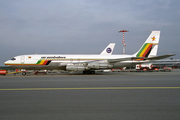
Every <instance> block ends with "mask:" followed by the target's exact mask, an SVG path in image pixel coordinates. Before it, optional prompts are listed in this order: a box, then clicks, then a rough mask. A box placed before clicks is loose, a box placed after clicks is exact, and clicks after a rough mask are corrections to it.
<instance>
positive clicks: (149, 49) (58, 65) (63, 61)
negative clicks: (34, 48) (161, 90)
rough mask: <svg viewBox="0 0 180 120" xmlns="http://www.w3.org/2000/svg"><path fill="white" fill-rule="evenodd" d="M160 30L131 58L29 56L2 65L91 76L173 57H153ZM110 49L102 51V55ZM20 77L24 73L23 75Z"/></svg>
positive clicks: (111, 56)
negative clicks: (106, 70)
mask: <svg viewBox="0 0 180 120" xmlns="http://www.w3.org/2000/svg"><path fill="white" fill-rule="evenodd" d="M159 38H160V31H152V33H151V34H150V35H149V37H148V38H147V40H146V41H145V42H144V44H143V45H142V47H141V48H140V49H139V50H138V51H137V52H136V53H135V54H133V55H107V54H104V51H103V52H102V54H100V55H97V54H96V55H91V54H68V55H67V54H30V55H20V56H16V57H13V58H12V59H11V60H8V61H6V62H5V63H4V64H5V65H7V66H9V67H13V68H16V69H26V70H53V69H57V70H65V71H74V72H83V74H95V70H105V69H116V68H122V67H130V66H132V65H136V64H142V63H146V62H151V61H154V60H159V59H164V58H167V57H170V56H173V55H175V54H166V55H161V56H156V55H157V50H158V43H159ZM107 51H110V49H108V48H106V52H107ZM22 74H23V75H25V74H26V73H25V72H23V73H22Z"/></svg>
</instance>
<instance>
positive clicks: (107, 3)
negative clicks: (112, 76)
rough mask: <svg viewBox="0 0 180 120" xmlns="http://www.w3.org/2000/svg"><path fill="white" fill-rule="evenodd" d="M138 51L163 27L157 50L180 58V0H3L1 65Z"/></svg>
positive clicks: (0, 40)
mask: <svg viewBox="0 0 180 120" xmlns="http://www.w3.org/2000/svg"><path fill="white" fill-rule="evenodd" d="M123 29H126V30H129V32H128V33H125V43H126V45H127V46H126V54H134V53H135V52H136V51H137V50H139V48H140V47H141V46H142V44H143V43H144V41H145V40H146V39H147V37H148V36H149V34H150V33H151V31H152V30H160V31H161V36H160V44H159V49H158V55H163V54H169V53H176V56H175V57H174V58H180V47H179V45H180V40H179V38H180V1H179V0H1V1H0V65H4V62H5V61H6V60H8V59H11V58H12V57H14V56H18V55H23V54H36V53H37V54H99V53H101V52H102V50H103V49H104V48H105V47H106V46H107V45H108V44H109V43H111V42H114V43H116V46H115V49H114V54H122V52H123V45H122V33H118V31H119V30H123Z"/></svg>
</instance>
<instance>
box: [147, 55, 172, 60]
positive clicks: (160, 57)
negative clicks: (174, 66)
mask: <svg viewBox="0 0 180 120" xmlns="http://www.w3.org/2000/svg"><path fill="white" fill-rule="evenodd" d="M174 55H175V54H167V55H161V56H155V57H150V58H147V59H146V60H160V59H164V58H168V57H171V56H174Z"/></svg>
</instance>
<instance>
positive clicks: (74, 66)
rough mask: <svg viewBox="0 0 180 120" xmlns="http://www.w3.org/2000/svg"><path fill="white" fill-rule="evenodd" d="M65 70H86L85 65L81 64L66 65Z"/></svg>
mask: <svg viewBox="0 0 180 120" xmlns="http://www.w3.org/2000/svg"><path fill="white" fill-rule="evenodd" d="M66 70H67V71H84V70H86V67H84V66H83V65H67V66H66Z"/></svg>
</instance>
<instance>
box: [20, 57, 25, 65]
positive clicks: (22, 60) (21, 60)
mask: <svg viewBox="0 0 180 120" xmlns="http://www.w3.org/2000/svg"><path fill="white" fill-rule="evenodd" d="M20 62H21V64H24V62H25V56H21V58H20Z"/></svg>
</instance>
